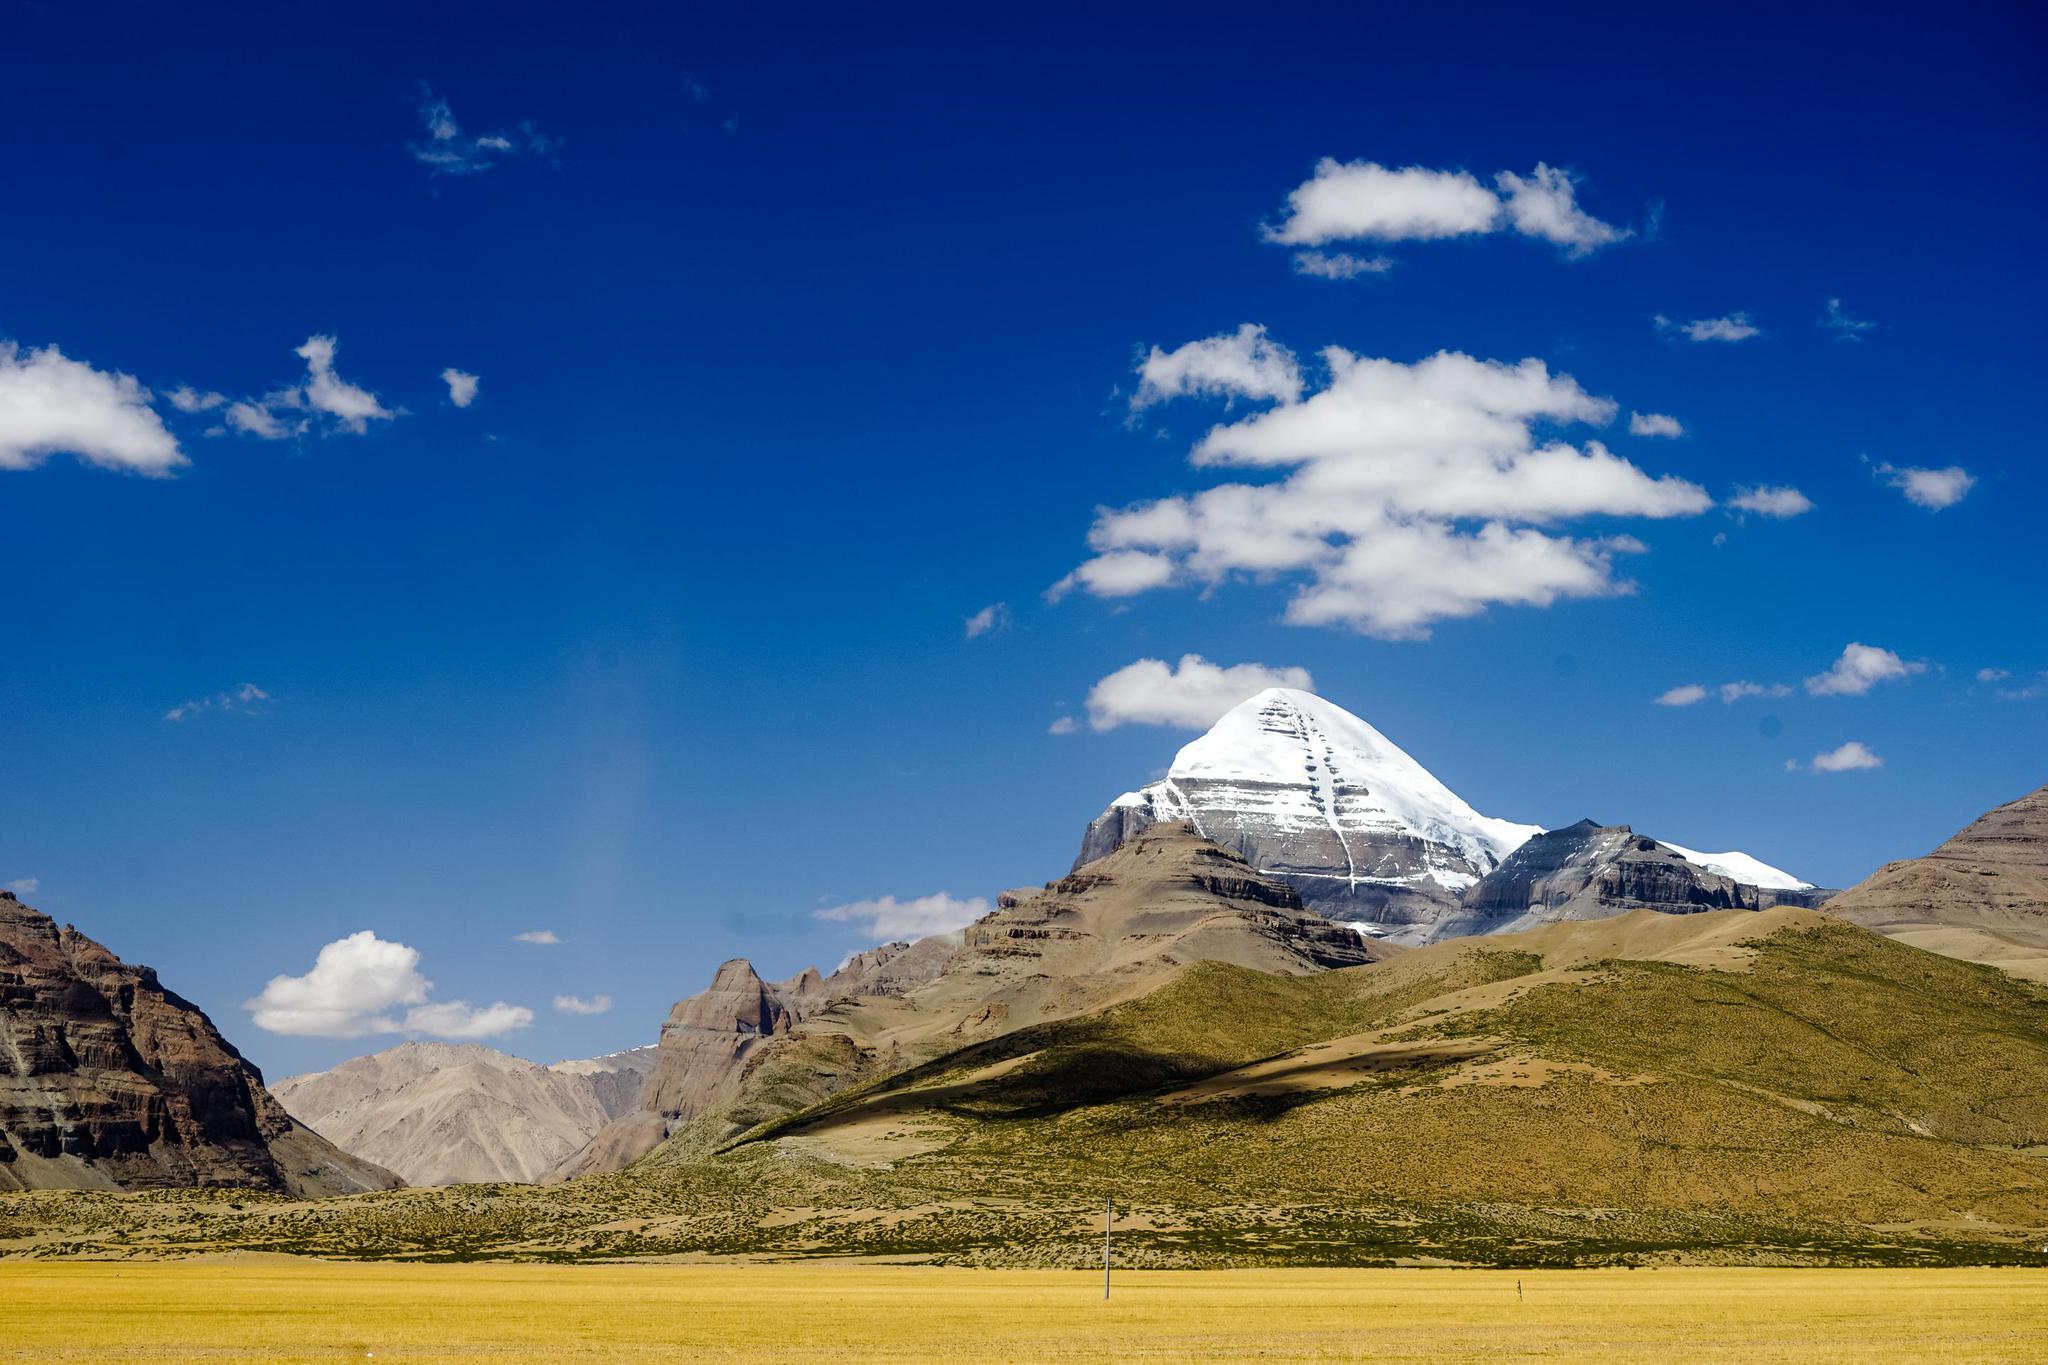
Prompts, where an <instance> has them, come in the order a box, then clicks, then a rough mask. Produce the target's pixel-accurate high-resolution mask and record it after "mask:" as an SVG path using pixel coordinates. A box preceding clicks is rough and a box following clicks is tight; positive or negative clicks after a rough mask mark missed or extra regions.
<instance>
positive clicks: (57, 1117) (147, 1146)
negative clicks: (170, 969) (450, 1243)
mask: <svg viewBox="0 0 2048 1365" xmlns="http://www.w3.org/2000/svg"><path fill="white" fill-rule="evenodd" d="M398 1183H399V1181H398V1179H397V1177H395V1176H394V1175H392V1174H391V1173H390V1172H389V1171H386V1170H383V1169H380V1168H379V1167H377V1166H375V1165H372V1164H371V1163H369V1162H366V1161H362V1160H359V1159H357V1158H355V1157H352V1156H350V1155H348V1154H347V1153H345V1152H343V1151H341V1150H340V1149H339V1148H337V1147H335V1146H334V1145H333V1144H332V1143H329V1142H328V1141H326V1140H325V1139H324V1138H321V1137H320V1136H318V1135H317V1134H315V1133H313V1132H311V1131H310V1130H308V1129H307V1128H306V1127H304V1126H303V1125H302V1124H300V1123H298V1122H297V1121H296V1120H294V1119H293V1118H292V1116H291V1115H290V1114H289V1113H287V1112H286V1111H285V1109H284V1108H283V1106H281V1105H280V1104H278V1102H277V1101H276V1100H275V1099H273V1098H272V1097H271V1094H270V1092H269V1091H268V1090H266V1089H265V1088H264V1085H263V1077H262V1075H261V1074H260V1073H259V1072H258V1071H257V1070H256V1068H255V1067H253V1066H251V1065H250V1064H249V1063H248V1062H246V1061H244V1060H243V1059H242V1056H241V1054H240V1053H238V1052H236V1051H235V1049H234V1048H233V1047H231V1046H230V1045H229V1044H228V1042H227V1040H226V1039H225V1038H223V1037H221V1035H220V1033H219V1031H218V1030H216V1029H215V1028H214V1026H213V1023H212V1021H211V1020H209V1019H208V1018H207V1017H206V1016H205V1015H204V1014H203V1013H201V1012H200V1010H199V1009H198V1007H197V1006H195V1005H193V1004H192V1003H191V1002H189V1001H187V1000H183V999H180V998H179V997H178V996H176V995H174V994H172V993H171V992H169V991H167V990H165V989H164V988H163V986H162V984H161V983H160V982H158V980H157V977H156V973H155V972H153V971H151V970H150V969H149V968H147V967H137V966H131V965H129V964H128V963H125V962H123V961H121V959H119V958H117V957H115V956H114V955H113V954H112V953H110V952H108V951H107V950H106V949H105V948H103V947H101V946H100V945H99V944H98V943H95V942H94V941H93V940H91V939H89V938H87V937H86V936H85V935H83V934H81V933H79V932H78V931H77V930H75V929H73V928H71V927H70V926H69V925H66V926H64V927H63V928H61V929H60V928H59V927H58V926H57V925H56V924H55V923H54V922H53V921H52V920H51V919H50V918H49V916H47V915H44V914H42V913H41V912H39V911H37V910H33V909H31V908H30V907H28V906H26V905H23V904H21V903H20V901H18V900H17V899H16V898H15V897H14V896H13V895H12V894H11V893H8V892H0V1189H17V1190H18V1189H30V1190H33V1189H147V1188H154V1187H162V1186H174V1185H226V1186H241V1187H247V1188H253V1189H264V1190H277V1191H281V1192H284V1193H289V1194H294V1195H307V1196H312V1195H326V1194H343V1193H353V1192H356V1191H360V1190H372V1189H388V1188H391V1187H393V1186H395V1185H397V1184H398Z"/></svg>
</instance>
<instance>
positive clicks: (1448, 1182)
mask: <svg viewBox="0 0 2048 1365" xmlns="http://www.w3.org/2000/svg"><path fill="white" fill-rule="evenodd" d="M815 1061H816V1062H817V1063H818V1065H817V1066H815V1067H813V1066H812V1065H811V1064H810V1062H808V1061H807V1060H806V1058H805V1056H804V1054H803V1053H802V1051H801V1050H796V1051H793V1052H791V1053H789V1054H786V1055H785V1056H783V1057H782V1058H781V1059H779V1061H778V1063H777V1074H774V1075H772V1076H764V1077H763V1078H762V1084H761V1085H760V1086H758V1087H756V1088H754V1089H753V1090H751V1091H750V1092H749V1093H748V1095H746V1096H744V1097H743V1103H744V1104H745V1105H748V1106H751V1107H750V1108H748V1109H747V1111H746V1117H748V1118H749V1119H751V1120H753V1121H754V1126H753V1127H752V1128H751V1129H749V1130H748V1131H746V1132H743V1133H741V1134H740V1135H739V1136H738V1137H737V1138H730V1139H726V1140H723V1141H717V1140H713V1139H712V1138H710V1137H709V1136H708V1134H709V1132H710V1131H711V1130H709V1129H707V1130H706V1131H705V1132H702V1133H698V1134H696V1135H694V1136H693V1135H692V1134H691V1133H689V1132H688V1131H686V1132H685V1133H683V1134H679V1135H678V1138H677V1139H673V1140H671V1142H670V1143H669V1144H668V1145H667V1146H665V1147H664V1148H662V1149H660V1150H658V1151H657V1152H656V1153H654V1154H653V1155H652V1156H650V1157H649V1158H648V1159H646V1160H644V1161H642V1162H641V1163H639V1164H638V1165H636V1166H634V1167H632V1168H630V1169H629V1170H627V1171H625V1172H623V1173H620V1174H618V1175H615V1176H608V1177H603V1178H597V1179H590V1180H581V1181H575V1182H571V1183H569V1184H567V1185H563V1186H559V1187H553V1188H549V1189H527V1188H519V1187H506V1186H490V1187H464V1188H459V1189H454V1190H446V1191H402V1192H398V1193H395V1194H390V1195H381V1196H370V1197H366V1198H360V1199H353V1200H346V1201H328V1202H325V1203H320V1204H290V1203H285V1202H282V1201H277V1202H250V1201H247V1200H244V1201H242V1203H241V1207H239V1208H232V1209H230V1208H228V1207H226V1206H225V1205H224V1204H222V1203H220V1202H218V1201H205V1200H195V1199H193V1198H191V1197H189V1196H188V1197H184V1198H183V1199H176V1200H168V1201H166V1200H160V1199H155V1200H142V1199H137V1198H135V1197H127V1196H70V1197H69V1199H70V1201H71V1202H70V1203H69V1204H68V1205H64V1206H63V1208H61V1209H60V1207H59V1206H58V1204H57V1203H56V1202H55V1201H52V1200H48V1199H46V1200H45V1202H44V1203H43V1204H41V1205H39V1206H37V1207H36V1208H35V1209H34V1210H33V1212H31V1211H30V1210H28V1209H26V1208H25V1207H24V1206H23V1205H22V1204H21V1203H20V1202H19V1200H17V1201H13V1202H12V1203H10V1202H9V1201H0V1240H4V1239H6V1238H7V1237H9V1236H10V1235H17V1236H39V1237H40V1238H41V1244H42V1245H43V1246H45V1247H62V1248H65V1249H82V1248H85V1247H106V1246H109V1245H117V1244H125V1245H130V1246H134V1245H146V1246H151V1247H169V1246H176V1245H189V1246H218V1245H224V1244H226V1245H246V1246H266V1247H271V1248H274V1249H291V1250H304V1251H322V1252H328V1253H339V1254H356V1255H420V1256H429V1257H467V1256H477V1255H506V1254H510V1255H527V1256H539V1257H617V1256H641V1255H664V1254H677V1253H690V1252H696V1253H712V1254H769V1255H781V1256H821V1255H861V1256H892V1257H913V1258H920V1259H938V1260H946V1261H953V1262H961V1263H991V1264H993V1263H1004V1264H1047V1265H1050V1264H1084V1263H1086V1262H1087V1261H1088V1260H1089V1259H1091V1258H1093V1257H1096V1256H1098V1255H1099V1254H1100V1241H1099V1238H1100V1226H1101V1217H1102V1202H1103V1200H1104V1198H1106V1197H1113V1198H1114V1199H1115V1200H1116V1201H1117V1205H1118V1209H1119V1232H1118V1235H1117V1240H1118V1248H1119V1258H1120V1259H1121V1260H1124V1261H1125V1262H1127V1263H1131V1264H1151V1265H1202V1264H1224V1263H1230V1264H1262V1263H1320V1264H1386V1263H1399V1262H1411V1263H1486V1264H1503V1265H1541V1264H1560V1265H1561V1264H1591V1263H1646V1262H1655V1261H1660V1260H1671V1259H1686V1260H1710V1261H1721V1262H1745V1261H1757V1262H1794V1263H1801V1262H1816V1263H1817V1262H1833V1263H1852V1264H1854V1263H1892V1264H1920V1263H1928V1264H1940V1263H1952V1262H1962V1261H2006V1262H2018V1263H2034V1262H2039V1261H2042V1260H2044V1259H2048V1258H2043V1257H2042V1256H2041V1255H2040V1254H2039V1252H2038V1248H2039V1246H2040V1245H2041V1242H2042V1240H2043V1236H2044V1233H2048V991H2044V990H2043V989H2042V988H2041V987H2039V986H2037V985H2034V984H2031V983H2028V982H2024V981H2020V980H2016V979H2014V978H2012V977H2009V976H2006V975H2004V974H2002V973H2000V972H1998V971H1996V970H1993V969H1991V968H1988V967H1983V966H1979V965H1975V964H1971V963H1966V962H1959V961H1955V960H1952V959H1949V958H1943V957H1938V956H1935V955H1934V954H1931V953H1927V952H1923V951H1921V950H1919V949H1916V948H1913V947H1910V946H1908V945H1905V944H1902V943H1897V942H1893V941H1890V940H1887V939H1884V938H1880V937H1878V936H1877V935H1875V934H1872V933H1870V932H1868V931H1866V930H1864V929H1861V928H1858V927H1856V926H1853V925H1850V924H1846V923H1842V922H1840V921H1837V920H1831V919H1829V918H1827V917H1825V916H1823V915H1821V914H1818V913H1816V912H1813V911H1807V910H1792V909H1780V910H1771V911H1766V912H1763V913H1762V914H1754V913H1750V912H1744V911H1730V912H1721V913H1715V914H1704V915H1695V916H1668V915H1658V914H1654V913H1651V912H1639V913H1637V914H1632V915H1627V916H1623V917H1621V918H1618V919H1614V920H1607V921H1598V922H1592V923H1580V924H1561V925H1555V926H1550V927H1547V928H1545V929H1540V930H1536V931H1533V932H1531V933H1527V934H1519V935H1513V936H1508V937H1502V938H1496V939H1482V940H1461V941H1457V942H1453V943H1447V944H1442V945H1438V946H1436V947H1432V948H1428V949H1423V950H1419V951H1416V952H1411V953H1407V954H1403V955H1401V956H1398V957H1396V958H1394V959H1392V960H1391V961H1388V962H1385V963H1379V964H1374V965H1371V966H1366V967H1360V968H1354V969H1348V970H1344V971H1338V972H1329V973H1323V974H1319V975H1313V976H1279V975H1272V974H1268V973H1264V972H1259V971H1256V970H1251V969H1248V968H1244V967H1237V966H1231V965H1227V964H1222V963H1215V962H1204V963H1198V964H1195V965H1193V966H1191V967H1189V968H1187V969H1185V970H1184V971H1182V972H1181V973H1180V974H1178V975H1177V976H1175V977H1174V978H1173V979H1172V980H1171V981H1169V982H1168V983H1167V984H1166V985H1164V986H1162V987H1160V988H1159V989H1157V990H1155V991H1153V992H1152V993H1150V994H1148V995H1145V996H1143V997H1141V998H1138V999H1134V1000H1130V1001H1127V1002H1125V1003H1122V1004H1119V1005H1116V1006H1114V1007H1111V1008H1109V1009H1106V1010H1101V1011H1098V1012H1096V1013H1092V1014H1088V1015H1084V1016H1080V1017H1077V1018H1072V1019H1067V1020H1061V1021H1057V1022H1051V1023H1046V1024H1042V1025H1038V1026H1035V1027H1031V1028H1026V1029H1022V1030H1018V1031H1016V1032H1013V1033H1010V1034H1006V1035H1003V1036H1000V1037H996V1038H993V1039H988V1040H986V1041H983V1042H979V1043H975V1044H972V1045H970V1046H967V1047H964V1048H961V1049H960V1050H958V1051H955V1052H952V1053H948V1054H946V1055H944V1056H941V1057H939V1058H937V1059H936V1060H933V1061H929V1062H927V1063H925V1064H923V1065H920V1066H917V1067H915V1068H913V1069H911V1070H909V1071H904V1072H899V1073H897V1074H895V1075H892V1076H886V1077H882V1078H880V1079H875V1080H871V1081H868V1082H867V1083H866V1084H864V1085H862V1086H860V1087H859V1088H857V1089H853V1090H848V1091H843V1092H841V1093H838V1094H832V1095H823V1096H821V1095H820V1094H818V1093H817V1089H818V1086H817V1085H815V1084H813V1082H815V1081H816V1080H817V1079H818V1078H820V1077H827V1076H830V1075H832V1074H833V1066H832V1063H833V1059H831V1058H824V1057H821V1058H818V1059H815ZM730 1117H731V1115H729V1114H728V1115H727V1116H726V1118H727V1119H729V1118H730ZM719 1130H720V1131H724V1132H730V1131H731V1126H730V1124H729V1123H724V1124H722V1125H720V1126H719ZM24 1198H32V1197H24ZM66 1210H68V1212H67V1211H66ZM66 1218H68V1219H69V1223H68V1224H63V1223H62V1220H63V1219H66ZM60 1224H61V1225H63V1226H65V1227H68V1229H69V1230H68V1231H57V1230H55V1229H57V1228H58V1227H59V1226H60ZM116 1238H118V1239H120V1240H119V1242H116V1241H115V1240H114V1239H116Z"/></svg>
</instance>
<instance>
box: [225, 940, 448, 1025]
mask: <svg viewBox="0 0 2048 1365" xmlns="http://www.w3.org/2000/svg"><path fill="white" fill-rule="evenodd" d="M419 965H420V955H419V953H418V951H417V950H415V949H412V948H408V947H406V946H405V945H404V944H403V943H389V942H386V941H385V940H383V939H381V938H378V937H377V935H376V934H375V933H373V932H371V931H370V930H368V929H364V930H362V931H361V932H359V933H354V934H350V935H349V936H348V937H347V938H342V939H336V940H335V941H334V942H332V943H330V944H328V945H327V946H326V947H324V948H322V949H321V950H320V954H319V956H318V957H316V958H315V959H314V961H313V970H311V971H309V972H307V973H306V974H305V975H304V976H274V977H272V978H271V979H270V984H269V985H267V986H265V987H264V988H263V992H262V994H260V995H258V996H256V997H255V998H254V999H251V1000H249V1001H246V1002H245V1003H244V1004H243V1008H244V1009H247V1010H251V1011H253V1012H254V1013H255V1017H256V1027H258V1028H260V1029H264V1030H266V1031H268V1032H270V1033H287V1034H295V1035H300V1036H304V1037H314V1038H360V1037H362V1036H363V1035H364V1034H366V1033H396V1032H398V1030H399V1029H400V1027H401V1025H400V1024H399V1022H398V1021H397V1020H396V1019H394V1018H392V1017H390V1016H389V1015H388V1014H387V1011H390V1010H393V1009H396V1008H397V1007H398V1006H401V1005H423V1004H425V1003H426V1000H427V992H428V991H429V990H431V989H433V985H434V983H433V982H431V981H429V980H427V979H426V977H424V976H422V975H420V972H419Z"/></svg>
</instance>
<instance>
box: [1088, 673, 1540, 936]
mask: <svg viewBox="0 0 2048 1365" xmlns="http://www.w3.org/2000/svg"><path fill="white" fill-rule="evenodd" d="M1162 820H1183V821H1186V822H1188V823H1190V824H1192V825H1193V826H1194V827H1195V829H1196V831H1197V832H1198V833H1200V834H1202V835H1203V836H1204V837H1206V838H1208V839H1211V840H1213V841H1214V842H1216V843H1218V844H1222V845H1223V846H1225V847H1226V848H1231V849H1235V850H1236V851H1237V852H1239V853H1241V854H1243V855H1244V857H1245V858H1246V859H1247V860H1248V861H1249V862H1251V864H1252V865H1253V866H1254V867H1256V868H1259V869H1260V870H1262V871H1265V872H1269V873H1273V874H1275V875H1278V876H1280V877H1283V878H1285V879H1286V880H1287V881H1288V882H1289V883H1291V884H1292V885H1293V886H1294V887H1295V889H1296V890H1298V891H1299V892H1300V893H1301V896H1302V899H1303V900H1304V901H1306V902H1308V903H1309V904H1310V905H1311V906H1313V907H1314V908H1316V909H1318V910H1321V911H1322V912H1323V913H1325V914H1328V915H1332V916H1334V917H1336V918H1340V919H1365V920H1371V921H1379V922H1391V923H1410V922H1415V921H1417V920H1421V921H1425V922H1426V921H1428V920H1430V919H1433V918H1434V917H1435V916H1434V912H1435V911H1436V910H1438V909H1440V908H1443V907H1447V906H1450V905H1453V904H1455V903H1456V901H1457V899H1458V896H1459V893H1461V892H1462V891H1463V890H1464V889H1465V888H1466V887H1468V886H1470V885H1472V884H1473V883H1474V882H1476V881H1478V880H1479V879H1480V878H1481V877H1483V876H1485V875H1486V874H1487V873H1489V872H1491V871H1493V869H1494V868H1496V867H1498V866H1499V865H1500V861H1501V859H1503V858H1505V857H1506V856H1507V855H1508V854H1509V853H1511V852H1513V851H1514V850H1515V849H1516V848H1517V847H1519V846H1520V845H1521V844H1522V843H1523V841H1525V840H1526V839H1528V838H1529V837H1530V836H1531V835H1533V834H1536V833H1539V832H1540V829H1541V827H1540V826H1537V825H1520V824H1516V823H1514V822H1513V821H1511V820H1497V819H1494V818H1492V817H1490V816H1485V815H1481V814H1480V813H1479V812H1478V811H1476V810H1474V809H1472V807H1470V806H1468V805H1466V804H1465V802H1464V801H1463V799H1461V798H1460V797H1459V796H1458V795H1457V793H1455V792H1453V791H1452V790H1451V789H1450V788H1448V787H1446V786H1445V785H1444V784H1443V783H1441V782H1439V781H1437V779H1436V778H1435V777H1434V776H1432V775H1431V774H1430V772H1429V770H1428V769H1426V768H1424V767H1423V766H1422V765H1421V764H1420V763H1417V762H1416V761H1415V760H1414V759H1413V758H1411V757H1410V756H1409V755H1408V754H1407V753H1406V752H1405V751H1403V750H1402V749H1401V748H1400V746H1399V745H1397V744H1395V743H1394V742H1393V741H1392V740H1390V739H1388V738H1387V737H1386V736H1385V735H1383V734H1381V733H1380V732H1379V731H1378V730H1375V729H1373V727H1372V726H1370V725H1368V724H1366V723H1365V722H1364V721H1362V720H1360V719H1359V718H1358V717H1357V716H1354V715H1352V714H1351V713H1350V712H1349V711H1346V710H1345V709H1344V708H1343V707H1341V706H1338V705H1335V704H1334V703H1332V702H1328V701H1325V700H1324V699H1323V698H1321V697H1318V696H1316V695H1315V694H1313V693H1310V692H1300V691H1296V690H1294V689H1292V688H1285V687H1275V688H1269V689H1267V690H1266V691H1264V692H1261V693H1259V694H1258V695H1257V696H1255V697H1252V698H1251V699H1249V700H1248V701H1244V702H1241V703H1239V704H1238V705H1237V706H1235V707H1233V708H1231V710H1230V711H1228V712H1227V713H1225V715H1224V716H1223V718H1222V719H1221V720H1219V721H1217V722H1216V724H1215V725H1214V726H1213V727H1212V728H1211V729H1210V730H1209V732H1208V733H1207V734H1205V735H1203V736H1202V737H1201V738H1200V739H1197V740H1195V741H1194V742H1193V743H1191V744H1188V745H1187V746H1185V747H1184V748H1182V749H1181V751H1180V753H1179V754H1177V755H1175V757H1174V760H1173V766H1172V767H1170V768H1169V769H1167V773H1166V776H1165V777H1163V778H1161V779H1160V780H1159V781H1157V782H1153V783H1150V784H1148V785H1146V786H1144V787H1140V788H1139V789H1138V790H1136V791H1133V792H1126V793H1124V794H1123V795H1122V796H1119V797H1118V798H1117V799H1116V800H1115V801H1114V802H1112V803H1111V804H1110V807H1109V809H1108V810H1106V811H1104V812H1103V813H1102V814H1101V815H1100V816H1098V817H1097V818H1096V820H1095V822H1094V823H1093V824H1091V825H1090V826H1089V827H1088V834H1087V837H1086V839H1085V840H1084V841H1083V843H1082V847H1081V857H1080V859H1079V862H1082V863H1086V862H1092V861H1094V860H1095V859H1096V858H1099V857H1101V856H1103V855H1104V854H1106V853H1108V852H1110V851H1111V850H1113V849H1115V848H1116V847H1118V846H1119V845H1121V844H1122V843H1123V842H1124V841H1125V840H1126V839H1129V838H1130V837H1131V836H1132V835H1133V834H1135V833H1137V831H1139V830H1141V829H1143V828H1145V827H1146V826H1148V825H1151V824H1155V823H1157V822H1159V821H1162ZM1077 865H1078V864H1077Z"/></svg>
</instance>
